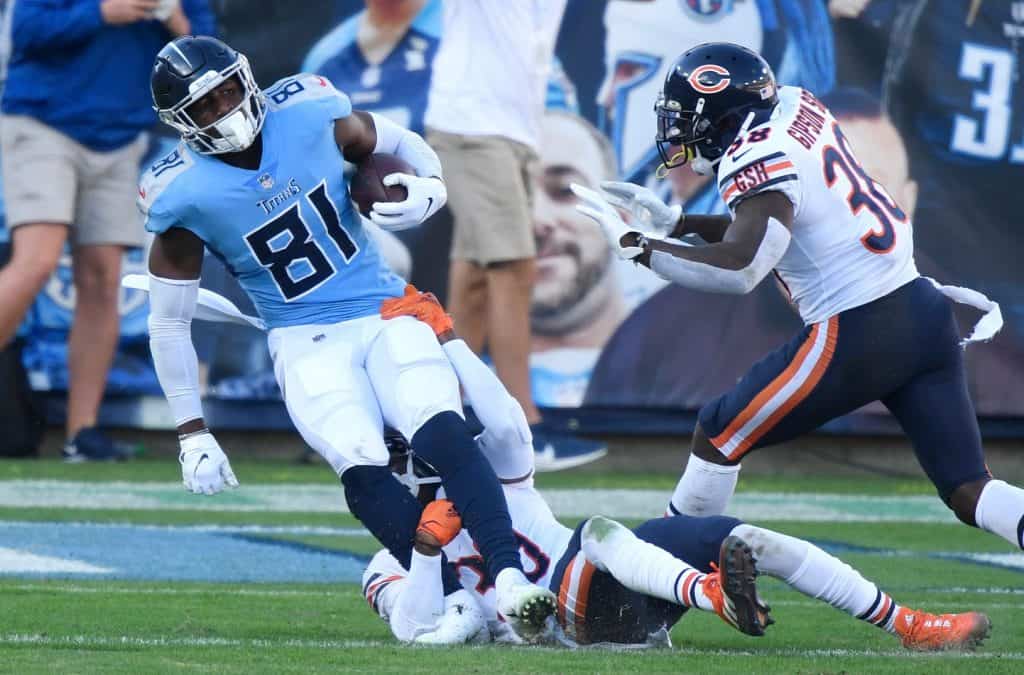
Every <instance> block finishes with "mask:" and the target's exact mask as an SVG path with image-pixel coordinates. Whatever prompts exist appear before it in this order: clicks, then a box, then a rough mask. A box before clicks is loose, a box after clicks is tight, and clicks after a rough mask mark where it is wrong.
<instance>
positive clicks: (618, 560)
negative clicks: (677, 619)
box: [580, 516, 714, 611]
mask: <svg viewBox="0 0 1024 675" xmlns="http://www.w3.org/2000/svg"><path fill="white" fill-rule="evenodd" d="M580 543H581V548H582V550H583V554H584V555H585V556H586V557H587V560H588V561H590V562H591V563H592V564H593V565H594V567H596V568H597V569H599V570H601V571H602V572H607V573H608V574H611V575H612V576H613V577H615V580H616V581H618V582H619V583H620V584H622V585H623V586H625V587H626V588H628V589H630V590H631V591H636V592H637V593H643V594H644V595H650V596H653V597H655V598H661V599H662V600H665V601H667V602H672V603H675V604H677V605H682V606H684V607H696V608H697V609H703V610H707V611H714V607H713V606H712V605H711V600H709V599H708V597H707V596H706V595H704V588H703V586H702V585H701V581H703V580H704V577H705V576H706V575H705V574H703V573H701V572H699V571H697V570H696V569H694V568H693V567H692V566H690V565H688V564H687V563H686V562H684V561H682V560H680V559H679V558H676V557H675V556H673V555H672V554H671V553H669V552H668V551H666V550H664V549H662V548H658V547H657V546H655V545H654V544H651V543H649V542H646V541H643V540H642V539H640V538H639V537H637V536H636V535H635V534H633V532H632V531H631V530H630V529H629V528H627V527H626V526H625V525H622V524H621V523H618V522H616V521H614V520H611V519H609V518H605V517H603V516H595V517H593V518H591V519H590V520H589V521H588V522H587V524H586V525H585V526H584V527H583V532H582V533H581V537H580Z"/></svg>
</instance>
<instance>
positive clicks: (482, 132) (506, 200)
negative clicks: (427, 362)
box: [424, 0, 605, 471]
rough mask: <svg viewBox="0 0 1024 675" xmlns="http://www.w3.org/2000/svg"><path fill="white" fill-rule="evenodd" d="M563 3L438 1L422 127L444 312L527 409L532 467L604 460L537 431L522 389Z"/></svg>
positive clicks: (567, 439)
mask: <svg viewBox="0 0 1024 675" xmlns="http://www.w3.org/2000/svg"><path fill="white" fill-rule="evenodd" d="M566 2H567V0H517V1H516V2H507V1H505V0H478V1H476V2H459V1H456V0H445V2H444V13H443V27H442V31H441V35H442V37H441V44H440V47H439V48H438V51H437V55H436V57H435V59H434V63H433V69H434V73H433V77H432V79H431V86H430V96H429V99H428V103H427V111H426V113H425V115H424V122H425V125H426V127H427V140H428V141H429V142H430V144H431V147H433V148H434V150H435V151H436V152H437V154H438V155H439V156H440V158H441V163H442V165H443V167H444V177H445V183H446V185H447V187H448V206H449V208H450V209H451V212H452V217H453V220H454V231H453V234H452V250H451V264H450V267H449V273H448V294H447V297H448V309H449V311H450V312H451V314H452V317H453V318H454V319H455V323H456V325H457V326H458V331H459V335H461V336H462V337H463V338H464V339H465V340H466V342H467V344H469V346H470V347H471V348H472V349H473V350H474V351H476V352H477V353H482V352H483V351H484V350H485V348H486V351H487V353H488V354H489V355H490V358H491V360H492V361H493V363H494V367H495V370H496V371H497V374H498V377H499V378H500V379H501V381H502V383H503V384H504V385H505V387H506V388H508V390H509V392H510V393H511V394H512V396H514V397H515V398H516V400H518V401H519V403H520V404H521V405H522V406H523V410H524V411H525V412H526V418H527V419H528V420H529V422H530V425H531V427H532V429H533V434H534V449H535V451H537V453H538V456H537V469H538V470H541V471H542V470H545V469H547V470H551V469H554V468H564V467H562V466H555V465H552V462H554V461H555V460H556V459H562V460H566V459H568V455H572V456H573V457H574V459H573V463H572V464H569V465H567V466H571V465H576V464H580V463H584V462H586V461H590V460H591V459H596V458H597V457H600V456H601V455H602V454H604V451H605V448H604V446H603V445H602V444H598V443H591V442H590V441H584V440H582V439H577V438H574V437H572V436H569V435H566V434H556V433H553V432H552V431H551V430H550V429H547V428H545V427H543V426H541V414H540V411H539V410H538V409H537V406H536V405H535V403H534V400H533V396H532V394H531V391H530V363H529V361H530V302H531V298H532V295H533V285H534V280H535V275H536V254H537V246H536V243H535V241H534V237H533V230H532V226H531V194H530V192H531V189H532V184H533V180H534V179H533V177H532V175H531V174H532V173H534V172H536V171H537V170H538V167H537V145H538V142H539V138H540V128H541V118H542V116H543V114H544V102H545V95H546V89H547V81H548V73H549V71H550V68H551V61H552V58H553V56H554V48H555V40H556V38H557V37H558V28H559V25H560V24H561V21H562V15H563V14H564V13H565V6H566Z"/></svg>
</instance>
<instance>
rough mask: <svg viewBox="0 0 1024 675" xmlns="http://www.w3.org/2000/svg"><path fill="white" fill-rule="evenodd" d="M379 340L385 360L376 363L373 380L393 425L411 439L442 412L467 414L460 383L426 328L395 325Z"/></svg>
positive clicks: (394, 322) (410, 323)
mask: <svg viewBox="0 0 1024 675" xmlns="http://www.w3.org/2000/svg"><path fill="white" fill-rule="evenodd" d="M386 323H387V324H392V325H387V326H386V327H385V329H383V330H382V331H381V334H380V340H381V342H382V343H383V347H384V349H385V350H386V351H385V355H386V356H384V358H373V359H372V360H371V365H370V369H371V379H372V381H373V385H374V388H375V389H376V391H377V398H378V400H379V401H380V404H381V410H382V411H383V412H384V417H385V419H387V420H388V423H389V424H391V425H392V426H394V427H395V428H396V429H398V430H399V431H401V432H402V434H403V435H404V436H405V437H406V438H411V437H412V436H413V435H415V434H416V433H417V432H418V431H419V429H420V428H421V427H422V426H423V425H424V424H425V423H426V422H427V421H428V420H430V419H431V418H433V417H434V416H435V415H437V414H438V413H441V412H445V411H453V412H455V413H457V414H460V413H461V412H462V400H461V398H460V394H459V381H458V377H457V376H456V375H455V370H454V369H453V368H452V365H451V362H450V361H449V360H448V357H447V356H446V355H445V353H444V351H443V350H442V349H441V347H440V345H439V344H438V343H437V339H436V338H435V337H434V334H433V333H432V332H431V330H430V328H429V327H427V325H426V324H423V323H420V322H418V321H413V320H409V321H401V320H400V319H393V320H391V321H388V322H386Z"/></svg>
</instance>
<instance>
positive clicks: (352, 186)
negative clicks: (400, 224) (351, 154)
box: [348, 153, 416, 218]
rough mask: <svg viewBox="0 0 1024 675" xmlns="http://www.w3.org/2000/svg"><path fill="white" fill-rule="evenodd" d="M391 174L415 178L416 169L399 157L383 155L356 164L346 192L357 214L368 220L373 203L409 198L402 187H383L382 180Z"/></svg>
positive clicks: (406, 191)
mask: <svg viewBox="0 0 1024 675" xmlns="http://www.w3.org/2000/svg"><path fill="white" fill-rule="evenodd" d="M393 173H407V174H411V175H413V176H415V175H416V169H414V168H412V165H411V164H409V163H408V162H407V161H405V160H404V159H402V158H401V157H398V156H396V155H388V154H384V153H378V154H376V155H370V156H369V157H367V158H366V159H364V160H363V161H361V162H359V163H358V164H356V171H355V173H353V174H352V178H351V179H350V180H349V185H348V191H349V194H350V195H351V196H352V201H354V202H355V203H356V206H357V207H358V208H359V213H361V214H363V215H364V216H366V217H367V218H369V217H370V212H371V211H372V210H373V204H374V202H401V201H403V200H405V198H406V197H408V196H409V191H408V190H407V189H406V187H405V186H404V185H385V183H384V179H385V178H386V177H388V176H390V175H391V174H393Z"/></svg>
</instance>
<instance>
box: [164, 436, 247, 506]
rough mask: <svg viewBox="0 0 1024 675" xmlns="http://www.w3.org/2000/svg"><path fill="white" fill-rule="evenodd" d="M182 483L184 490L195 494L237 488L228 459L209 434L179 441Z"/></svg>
mask: <svg viewBox="0 0 1024 675" xmlns="http://www.w3.org/2000/svg"><path fill="white" fill-rule="evenodd" d="M178 461H179V462H181V481H182V483H184V484H185V489H186V490H188V491H189V492H192V493H195V494H197V495H203V494H205V495H215V494H217V493H218V492H220V491H221V490H223V489H224V486H225V485H228V486H229V487H233V488H236V487H238V479H237V478H235V473H234V472H233V471H232V470H231V464H230V463H229V462H228V456H227V455H225V454H224V451H223V450H221V449H220V444H219V443H217V439H216V438H214V437H213V434H211V433H210V432H209V431H204V432H202V433H198V434H195V435H188V436H186V437H185V438H183V439H182V440H181V453H180V454H179V455H178Z"/></svg>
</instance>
